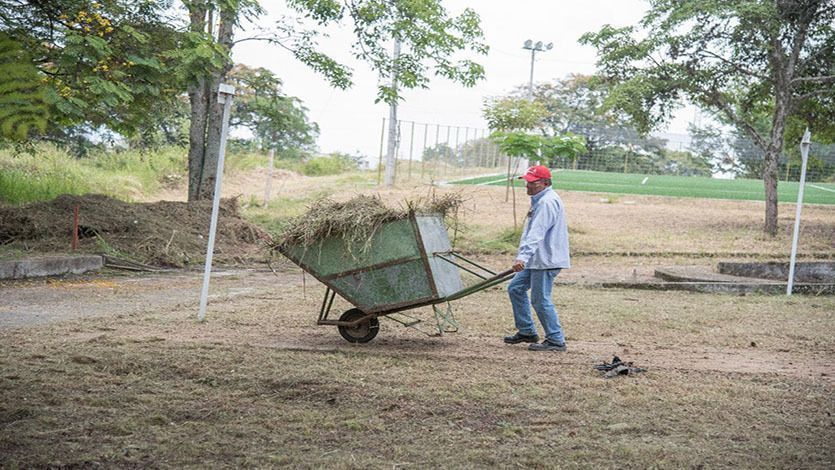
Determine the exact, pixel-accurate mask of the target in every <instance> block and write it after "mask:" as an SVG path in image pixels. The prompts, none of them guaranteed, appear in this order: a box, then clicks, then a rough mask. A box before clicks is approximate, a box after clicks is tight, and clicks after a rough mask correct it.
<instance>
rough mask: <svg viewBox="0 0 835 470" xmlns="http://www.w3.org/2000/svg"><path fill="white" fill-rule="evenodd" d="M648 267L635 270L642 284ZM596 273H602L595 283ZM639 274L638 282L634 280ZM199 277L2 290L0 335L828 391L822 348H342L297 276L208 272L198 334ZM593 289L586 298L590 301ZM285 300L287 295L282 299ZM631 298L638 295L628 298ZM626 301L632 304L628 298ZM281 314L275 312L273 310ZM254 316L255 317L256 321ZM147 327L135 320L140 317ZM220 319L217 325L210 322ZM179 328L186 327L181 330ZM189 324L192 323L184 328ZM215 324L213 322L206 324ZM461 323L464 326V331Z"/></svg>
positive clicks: (440, 340)
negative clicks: (779, 380)
mask: <svg viewBox="0 0 835 470" xmlns="http://www.w3.org/2000/svg"><path fill="white" fill-rule="evenodd" d="M633 269H635V270H636V271H637V268H629V267H625V268H621V269H620V270H615V269H614V268H612V267H610V268H608V269H594V268H593V267H588V268H582V267H581V268H577V269H572V270H571V271H570V273H571V274H570V275H569V272H566V275H565V276H563V277H562V279H561V280H560V282H562V283H566V284H582V283H584V282H598V281H600V280H601V275H603V276H606V277H608V278H611V277H612V276H615V277H616V276H619V275H621V274H623V273H624V272H625V273H626V274H625V275H627V276H632V272H631V271H632V270H633ZM647 269H648V268H645V267H642V268H641V274H640V275H642V276H645V275H646V271H647ZM601 273H603V274H601ZM636 275H637V274H636ZM201 282H202V274H201V273H196V272H178V273H171V274H149V275H140V276H121V275H102V276H92V277H77V278H73V279H66V280H37V281H27V282H17V283H5V284H0V296H2V298H3V300H4V301H3V304H2V306H0V330H5V331H6V332H7V333H10V332H13V331H14V330H18V329H20V328H23V329H24V330H27V331H30V332H31V331H37V330H39V329H49V328H53V329H54V328H56V327H57V328H60V329H61V330H62V331H64V332H67V333H66V334H67V335H68V336H67V339H70V338H72V337H74V338H76V339H78V340H84V339H85V338H87V339H89V338H90V337H94V336H96V335H100V334H101V331H109V332H112V333H109V334H111V335H116V336H119V337H134V338H143V337H162V338H164V339H165V340H168V341H174V342H184V343H185V342H187V343H206V342H211V343H215V344H247V345H251V346H256V347H265V348H277V349H289V350H302V351H312V352H335V351H343V352H352V353H357V352H360V351H363V352H365V351H367V352H368V353H369V354H374V355H387V356H392V357H403V356H416V357H423V358H438V359H440V358H447V359H448V358H456V359H459V360H461V361H490V362H495V363H497V364H506V365H507V366H508V367H509V366H511V365H512V364H513V363H516V362H520V361H521V362H527V363H531V364H537V363H545V362H547V363H549V364H554V363H559V364H573V365H588V366H589V367H591V366H592V365H593V364H596V363H600V362H602V361H604V360H611V358H612V356H613V355H615V354H617V355H619V356H620V357H622V358H623V359H624V360H629V361H634V362H635V364H636V366H640V367H646V368H648V369H650V370H652V369H656V368H664V369H675V370H690V371H696V372H698V371H714V372H721V373H740V374H762V375H766V376H768V375H772V374H776V375H779V376H789V377H797V378H807V379H818V380H819V379H821V378H823V379H824V380H826V381H828V382H831V381H832V377H833V372H835V371H833V367H832V365H831V364H830V363H829V361H828V356H829V353H828V352H827V351H826V349H825V348H822V349H821V350H820V351H819V352H817V351H809V350H801V351H795V350H792V351H790V350H777V351H774V350H766V349H763V348H757V347H753V346H752V347H748V348H738V347H736V348H734V347H716V346H710V345H704V346H693V345H692V344H689V345H688V344H675V343H672V342H670V341H667V342H663V341H662V342H658V341H652V339H653V338H652V337H649V338H648V339H647V340H646V341H629V342H619V341H618V340H615V339H613V338H607V339H606V340H599V341H597V340H595V341H591V340H589V339H587V338H582V339H578V340H570V345H569V347H570V350H569V352H568V353H566V354H550V353H546V354H541V353H539V354H537V353H530V352H529V351H527V350H525V348H524V347H523V346H507V345H504V344H502V343H501V341H500V339H499V338H498V337H497V336H496V335H494V334H487V333H485V332H484V331H481V330H479V329H478V328H468V327H467V326H466V325H465V326H464V328H463V329H462V332H460V333H456V334H448V335H445V336H444V337H427V336H425V335H423V334H421V333H420V332H417V331H413V330H411V329H406V328H402V327H399V326H398V325H396V324H395V323H394V322H392V321H390V320H386V321H384V322H383V329H384V333H385V334H383V333H381V334H380V336H379V337H378V338H377V339H375V340H374V342H372V343H370V344H367V345H351V344H348V343H346V342H345V341H344V340H343V339H342V338H341V337H340V336H339V335H338V334H337V332H336V331H335V328H333V327H315V325H314V319H315V309H316V308H317V305H318V301H319V296H320V295H321V286H319V285H318V283H316V282H315V280H313V279H311V278H310V277H307V278H306V279H305V280H303V279H302V277H301V275H300V273H299V271H297V270H287V271H284V272H281V273H278V274H274V273H272V272H269V271H266V272H265V271H255V270H222V271H218V272H215V273H214V276H213V278H212V284H211V296H210V309H209V320H210V322H209V323H210V324H209V325H199V324H197V323H196V322H195V321H193V320H191V319H193V318H195V317H196V313H197V305H198V300H199V292H200V286H201ZM596 292H600V291H598V290H593V289H589V290H588V294H589V295H594V294H595V293H596ZM285 295H286V296H285ZM629 295H630V296H632V295H634V296H635V297H639V296H641V295H643V293H641V292H637V291H636V292H635V293H634V294H632V293H630V294H629ZM629 300H633V299H632V298H631V297H630V299H629ZM279 306H281V307H279ZM280 308H285V309H286V310H287V311H292V312H293V313H292V314H291V315H289V318H288V320H287V321H284V320H278V319H277V317H276V315H275V314H274V312H275V311H276V310H277V309H280ZM234 312H238V313H243V314H244V315H249V312H256V313H254V314H253V315H262V317H258V318H253V319H249V320H234V321H233V322H232V324H231V326H230V325H225V324H223V322H224V321H226V320H225V318H226V317H227V316H230V313H234ZM258 312H260V313H258ZM146 317H147V318H149V319H153V321H142V319H144V318H146ZM217 319H221V320H217ZM184 320H185V321H184ZM188 320H191V321H188ZM85 321H86V322H88V323H87V324H89V322H96V321H99V322H100V323H105V324H106V325H107V327H106V328H101V327H98V328H85V327H80V328H77V327H73V328H67V327H68V326H70V325H78V324H80V323H83V322H85ZM213 322H216V323H213ZM462 323H464V322H462Z"/></svg>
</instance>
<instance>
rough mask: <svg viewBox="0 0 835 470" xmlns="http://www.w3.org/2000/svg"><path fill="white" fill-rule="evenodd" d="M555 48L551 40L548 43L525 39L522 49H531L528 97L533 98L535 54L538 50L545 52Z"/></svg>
mask: <svg viewBox="0 0 835 470" xmlns="http://www.w3.org/2000/svg"><path fill="white" fill-rule="evenodd" d="M553 48H554V43H553V42H549V43H548V44H544V43H543V42H542V41H537V42H536V43H534V42H533V39H527V40H525V43H524V44H523V45H522V49H527V50H530V51H531V76H530V80H529V81H528V99H529V100H532V99H533V63H534V60H535V56H536V53H537V52H545V51H550V50H551V49H553Z"/></svg>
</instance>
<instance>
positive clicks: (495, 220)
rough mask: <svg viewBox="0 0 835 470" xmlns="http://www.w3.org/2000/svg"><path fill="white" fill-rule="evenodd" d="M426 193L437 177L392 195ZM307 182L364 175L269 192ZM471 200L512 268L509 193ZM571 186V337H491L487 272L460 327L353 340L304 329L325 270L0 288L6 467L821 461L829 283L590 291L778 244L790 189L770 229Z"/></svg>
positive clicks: (786, 230)
mask: <svg viewBox="0 0 835 470" xmlns="http://www.w3.org/2000/svg"><path fill="white" fill-rule="evenodd" d="M229 186H230V187H232V186H233V185H229ZM274 187H276V186H274ZM252 190H253V191H258V190H257V188H255V187H254V186H253V189H252ZM432 190H435V191H446V190H447V189H443V188H434V189H433V188H429V187H427V186H419V185H417V184H414V185H412V186H408V187H407V188H405V189H400V190H394V191H386V192H384V193H383V197H385V198H386V200H387V201H392V202H394V201H398V200H402V199H404V198H406V197H415V196H422V195H425V194H427V193H428V192H429V191H432ZM316 191H318V192H332V191H340V192H341V195H340V197H346V198H347V197H350V196H351V195H352V194H355V193H357V192H366V191H369V190H368V189H367V185H365V184H364V183H363V182H361V181H357V180H340V179H338V178H337V177H333V178H329V179H310V178H303V177H293V178H288V179H287V180H285V184H284V186H282V189H281V193H280V194H278V195H277V197H282V198H287V199H288V200H293V201H296V202H295V203H294V204H295V205H292V206H291V207H290V209H289V210H288V213H290V212H292V211H295V210H298V209H299V208H300V207H303V205H304V202H305V201H306V200H310V199H309V198H310V197H311V196H310V194H312V192H316ZM466 196H467V197H469V198H470V202H469V209H468V210H469V212H467V213H465V214H464V215H463V216H462V222H463V223H464V225H465V226H466V228H467V229H468V230H467V231H466V232H465V234H464V235H462V238H460V239H459V240H458V242H459V243H460V244H461V246H463V247H467V248H468V249H470V250H472V251H475V252H480V253H481V254H480V259H482V260H483V261H484V262H486V263H488V264H489V265H491V266H496V267H501V266H503V265H505V264H509V262H510V256H511V255H508V254H500V253H497V250H496V248H491V249H490V250H483V249H481V248H479V247H480V245H479V243H481V240H483V239H490V238H496V237H498V236H499V235H501V234H504V233H506V232H508V231H512V229H513V227H512V225H513V223H512V222H513V209H512V205H511V204H507V203H505V202H504V190H503V189H502V188H482V187H476V188H468V189H467V192H466ZM563 199H564V200H565V201H566V205H567V207H568V211H569V220H570V222H571V227H572V232H571V235H572V246H573V250H574V265H575V268H574V269H571V270H568V271H566V272H565V273H563V274H561V275H560V278H558V281H559V282H560V284H559V285H558V286H557V287H556V289H555V302H556V304H557V307H558V309H559V310H560V315H561V320H562V322H563V326H564V327H565V329H566V333H567V340H568V345H569V351H568V352H567V353H562V354H561V353H531V352H528V351H527V350H525V349H524V347H522V346H507V345H504V344H502V343H501V336H503V335H505V334H508V333H510V332H512V331H513V326H512V319H511V315H510V313H509V304H508V301H507V299H506V293H505V292H504V290H503V289H502V288H496V289H493V290H489V291H486V292H483V293H480V294H476V295H473V296H470V297H467V298H464V299H462V300H460V301H458V302H456V303H455V311H456V316H457V318H458V319H459V321H460V322H461V324H462V328H461V330H460V331H459V332H458V333H456V334H449V335H445V336H443V337H428V336H425V335H423V334H421V333H420V332H417V331H415V330H413V329H408V328H403V327H400V326H398V325H396V324H395V323H394V322H392V321H388V320H384V321H383V323H382V330H381V332H380V335H379V336H378V338H377V339H375V340H374V341H372V342H371V343H369V344H366V345H359V346H357V345H350V344H348V343H346V342H345V341H344V340H343V339H342V338H341V337H340V336H339V334H338V333H337V331H336V328H334V327H316V326H315V325H314V324H315V317H316V310H317V309H318V307H319V303H320V302H321V295H322V291H323V289H322V287H321V286H320V285H319V284H317V283H316V282H315V281H314V280H312V279H311V278H310V277H309V276H308V277H306V279H305V280H304V282H303V280H302V276H301V275H300V273H299V271H298V269H296V268H294V267H291V266H290V265H289V264H286V263H278V264H275V265H274V266H275V267H276V268H277V269H278V274H277V276H276V275H274V274H273V273H271V272H254V271H239V272H231V273H226V274H225V275H223V276H218V277H217V278H215V279H213V281H212V292H213V293H214V297H213V298H212V301H211V303H210V307H209V313H208V321H207V322H206V323H204V324H198V323H196V321H195V320H194V318H195V316H196V311H197V300H198V299H197V296H198V293H199V287H200V277H199V275H198V274H188V273H185V274H183V273H180V274H177V275H148V276H119V275H114V274H112V273H111V274H104V275H100V276H90V277H79V278H72V279H67V280H64V281H51V282H47V281H27V282H23V283H18V282H15V283H5V284H0V295H2V296H3V299H4V302H3V304H2V305H0V318H2V319H4V320H5V319H6V318H9V317H11V316H14V315H17V316H26V319H28V320H29V321H25V322H18V323H14V322H2V323H0V324H2V325H4V326H2V328H0V465H1V466H4V467H21V466H22V467H47V466H51V467H92V466H106V467H134V466H151V467H168V468H170V467H182V466H190V467H196V466H201V467H206V466H208V467H240V466H255V467H272V466H275V467H278V466H292V467H302V468H308V467H317V468H318V467H329V468H368V467H371V468H391V467H411V468H425V467H453V468H456V467H467V468H471V467H488V466H489V467H493V466H497V467H520V466H521V467H535V468H545V467H606V468H648V467H666V468H679V467H697V468H705V467H706V468H710V467H748V468H760V467H780V468H786V467H788V468H832V466H833V463H834V462H833V461H835V455H833V453H835V452H833V449H835V419H833V416H832V413H833V412H835V406H833V404H834V403H835V400H833V391H835V389H834V388H833V387H835V381H833V378H832V377H833V375H832V374H833V373H835V371H833V368H832V365H831V358H832V357H833V354H835V297H831V296H827V297H812V296H792V297H790V298H787V297H784V296H761V295H747V296H731V295H714V294H697V293H689V292H653V291H629V290H619V289H614V290H603V289H597V288H593V287H591V286H592V285H594V284H595V282H594V281H595V280H598V279H600V278H601V277H607V278H618V277H629V276H633V275H638V276H646V275H649V274H651V271H652V267H654V266H657V265H659V264H664V263H669V264H693V263H696V264H699V263H701V264H713V263H715V261H717V258H721V259H722V260H726V259H728V258H732V257H735V256H751V255H753V256H757V257H768V258H769V259H774V258H777V257H780V258H782V259H785V256H786V255H785V253H788V246H789V245H788V244H789V243H790V224H791V214H792V213H791V211H790V210H789V206H781V214H783V215H782V216H781V218H780V226H781V232H780V235H779V236H778V237H777V238H776V239H767V238H765V237H762V236H761V235H759V230H760V227H761V223H762V213H763V210H762V206H761V204H758V203H751V202H739V201H709V202H699V200H692V199H689V200H679V199H674V198H660V197H649V196H635V197H629V198H628V199H627V198H626V197H623V198H620V199H613V198H610V197H602V196H601V195H595V194H588V193H565V194H563ZM604 199H605V200H604ZM517 202H518V204H519V205H518V206H517V215H519V214H524V212H525V210H526V207H525V205H526V203H527V200H526V198H525V197H523V196H521V195H518V194H517ZM256 206H257V205H256V204H254V203H253V204H252V206H251V209H252V210H253V211H261V212H260V215H259V216H260V217H264V218H265V219H267V220H269V219H270V217H269V210H264V209H263V208H260V207H256ZM251 214H252V213H251ZM519 222H521V217H519ZM804 224H808V225H804V231H803V233H802V235H801V255H802V256H803V257H805V258H807V259H808V258H817V257H821V256H823V257H828V258H831V257H832V254H833V251H835V247H833V241H835V237H834V236H833V234H835V230H833V227H835V210H834V209H832V208H826V207H818V206H816V207H810V208H806V209H804ZM488 251H489V253H488ZM499 251H500V250H499ZM625 253H628V254H629V255H624V254H625ZM335 308H336V310H337V311H341V310H343V309H346V308H348V305H347V304H345V303H344V302H338V305H336V307H335ZM416 314H417V315H418V316H421V317H423V318H425V319H429V313H428V311H427V310H425V309H423V310H419V311H418V312H416ZM62 318H63V321H62ZM12 325H16V326H12ZM614 354H617V355H618V356H620V357H621V358H623V359H625V360H630V361H634V362H635V364H636V365H637V366H640V367H645V368H646V369H647V372H645V373H642V374H637V375H634V376H627V377H620V378H616V379H611V380H607V379H604V378H602V377H601V376H600V374H599V372H597V371H595V370H594V369H593V365H594V364H596V363H600V362H603V361H604V360H611V358H612V355H614Z"/></svg>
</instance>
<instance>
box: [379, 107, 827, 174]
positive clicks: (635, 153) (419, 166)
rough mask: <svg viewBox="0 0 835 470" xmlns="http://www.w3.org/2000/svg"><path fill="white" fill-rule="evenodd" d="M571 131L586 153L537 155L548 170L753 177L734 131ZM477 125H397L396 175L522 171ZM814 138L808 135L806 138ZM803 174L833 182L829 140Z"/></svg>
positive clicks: (816, 146) (795, 160)
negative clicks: (582, 139) (582, 141)
mask: <svg viewBox="0 0 835 470" xmlns="http://www.w3.org/2000/svg"><path fill="white" fill-rule="evenodd" d="M572 131H573V133H575V134H579V135H582V136H584V137H585V139H586V147H587V151H586V152H585V153H583V154H581V155H579V156H577V157H576V158H569V157H568V156H565V155H540V156H539V157H538V158H537V160H539V161H540V162H542V163H543V164H548V165H549V166H551V167H552V168H561V169H574V170H590V171H601V172H612V173H640V174H650V175H678V176H706V177H710V176H716V177H724V178H751V179H761V178H762V174H763V170H764V168H765V164H764V158H763V157H764V155H763V151H762V150H761V149H760V148H759V147H758V146H756V145H755V144H754V143H753V142H752V141H750V140H749V139H746V138H745V137H744V136H741V135H738V134H734V133H724V134H722V133H716V132H713V133H710V132H701V133H699V132H694V133H693V134H671V133H668V134H661V135H652V136H640V135H638V134H637V133H636V132H634V130H631V129H629V128H616V127H605V128H601V127H585V128H584V127H582V126H577V127H575V128H573V129H572ZM387 136H388V121H387V120H386V119H383V122H382V126H381V130H380V147H379V155H378V161H377V169H378V175H379V178H378V179H380V178H382V168H383V166H384V164H385V160H386V149H387V147H388V142H387V140H386V139H387ZM489 137H490V131H489V130H488V129H484V128H472V127H464V126H454V125H446V124H440V123H422V122H415V121H406V120H400V121H398V122H397V142H396V146H395V148H396V151H395V153H396V160H397V169H396V178H401V179H402V178H407V179H415V178H419V179H420V180H452V179H457V178H464V177H467V176H470V175H474V174H488V173H495V174H499V173H502V174H506V173H507V171H508V169H509V170H510V172H511V173H513V174H519V173H521V172H522V171H524V170H525V168H526V167H527V165H528V164H529V162H528V161H527V160H525V159H519V158H509V157H508V156H507V155H505V154H503V153H502V152H501V151H500V150H499V148H498V146H497V145H496V144H495V143H494V142H492V141H491V140H490V138H489ZM813 137H814V135H813ZM799 145H800V142H789V141H786V142H785V143H784V149H783V153H782V154H781V155H780V157H779V158H778V161H777V171H778V175H779V179H780V180H781V181H798V180H799V178H800V172H801V157H800V148H799ZM806 171H807V172H806V179H807V181H810V182H835V145H826V144H821V143H818V142H815V141H814V139H813V142H812V146H811V151H810V153H809V160H808V162H807V170H806Z"/></svg>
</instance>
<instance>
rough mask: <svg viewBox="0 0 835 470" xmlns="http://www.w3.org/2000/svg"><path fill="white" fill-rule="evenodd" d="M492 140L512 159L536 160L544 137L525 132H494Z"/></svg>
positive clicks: (491, 135)
mask: <svg viewBox="0 0 835 470" xmlns="http://www.w3.org/2000/svg"><path fill="white" fill-rule="evenodd" d="M490 139H492V140H493V142H495V143H496V145H498V146H499V149H500V150H501V151H502V152H503V153H505V154H507V155H510V156H511V157H525V158H530V159H536V158H537V157H538V152H539V150H540V148H541V147H542V137H541V136H538V135H532V134H526V133H524V132H494V133H492V134H490Z"/></svg>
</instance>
